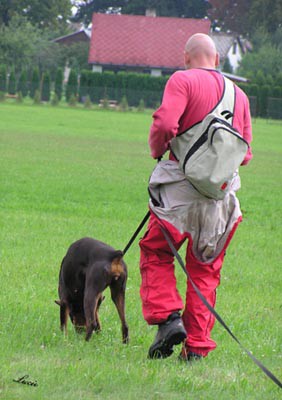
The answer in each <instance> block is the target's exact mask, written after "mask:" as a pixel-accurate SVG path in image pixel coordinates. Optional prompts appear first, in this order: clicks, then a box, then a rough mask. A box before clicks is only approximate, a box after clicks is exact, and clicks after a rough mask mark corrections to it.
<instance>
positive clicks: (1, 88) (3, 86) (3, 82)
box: [0, 65, 7, 93]
mask: <svg viewBox="0 0 282 400" xmlns="http://www.w3.org/2000/svg"><path fill="white" fill-rule="evenodd" d="M6 91H7V68H6V66H5V65H0V92H2V93H6Z"/></svg>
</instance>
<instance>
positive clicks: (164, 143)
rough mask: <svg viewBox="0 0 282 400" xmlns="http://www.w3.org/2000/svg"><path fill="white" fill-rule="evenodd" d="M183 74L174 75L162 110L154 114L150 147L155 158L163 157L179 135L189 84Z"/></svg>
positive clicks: (167, 86)
mask: <svg viewBox="0 0 282 400" xmlns="http://www.w3.org/2000/svg"><path fill="white" fill-rule="evenodd" d="M181 78H182V74H181V73H174V74H173V75H172V76H171V77H170V79H169V80H168V82H167V84H166V87H165V90H164V94H163V100H162V104H161V106H160V108H158V110H157V111H156V112H155V113H154V114H153V124H152V126H151V129H150V134H149V146H150V149H151V156H152V157H153V158H158V157H161V156H162V155H163V154H164V153H165V152H166V151H167V150H168V147H169V142H170V140H171V139H172V138H173V137H175V136H176V135H177V133H178V128H179V120H180V118H181V116H182V114H183V112H184V110H185V108H186V105H187V97H188V94H187V84H185V83H184V80H183V79H181Z"/></svg>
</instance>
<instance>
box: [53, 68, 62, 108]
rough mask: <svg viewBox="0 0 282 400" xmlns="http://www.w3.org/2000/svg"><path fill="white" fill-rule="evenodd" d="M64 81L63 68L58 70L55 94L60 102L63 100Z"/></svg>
mask: <svg viewBox="0 0 282 400" xmlns="http://www.w3.org/2000/svg"><path fill="white" fill-rule="evenodd" d="M63 79H64V74H63V70H62V68H58V69H57V71H56V75H55V94H56V96H57V98H58V101H60V100H61V98H62V93H63Z"/></svg>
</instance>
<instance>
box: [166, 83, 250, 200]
mask: <svg viewBox="0 0 282 400" xmlns="http://www.w3.org/2000/svg"><path fill="white" fill-rule="evenodd" d="M234 104H235V87H234V84H233V82H232V81H230V80H229V79H227V78H225V77H224V90H223V95H222V98H221V99H220V101H219V103H218V104H217V105H216V106H215V108H214V109H213V110H212V111H211V112H210V113H209V114H208V115H207V116H206V117H205V118H204V119H203V120H202V121H200V122H198V123H197V124H195V125H193V126H192V127H191V128H189V129H188V130H187V131H186V132H184V133H182V134H180V135H178V136H176V137H175V138H173V139H172V140H171V142H170V150H171V151H172V153H173V155H174V156H175V158H176V159H177V160H178V161H179V167H180V168H181V169H182V170H183V172H184V174H185V177H186V178H187V179H188V181H189V182H190V183H191V184H192V185H193V186H194V187H195V188H196V189H197V190H198V191H199V192H200V193H201V194H202V195H204V196H206V197H209V198H212V199H215V200H221V199H223V198H224V196H225V195H226V193H228V192H229V191H230V187H231V182H232V178H233V176H234V175H236V171H237V169H238V168H239V166H240V164H241V163H242V161H243V160H244V158H245V155H246V152H247V150H248V147H249V144H248V142H247V141H246V140H245V139H244V138H243V137H242V136H241V135H240V133H239V132H238V131H237V130H236V129H235V128H233V127H232V119H233V111H234ZM228 120H229V121H230V122H229V121H228Z"/></svg>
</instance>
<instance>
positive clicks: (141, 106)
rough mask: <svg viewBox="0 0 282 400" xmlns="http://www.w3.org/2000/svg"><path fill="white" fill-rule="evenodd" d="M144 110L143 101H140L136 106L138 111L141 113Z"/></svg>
mask: <svg viewBox="0 0 282 400" xmlns="http://www.w3.org/2000/svg"><path fill="white" fill-rule="evenodd" d="M144 110H145V102H144V100H143V99H140V101H139V104H138V111H139V112H143V111H144Z"/></svg>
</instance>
